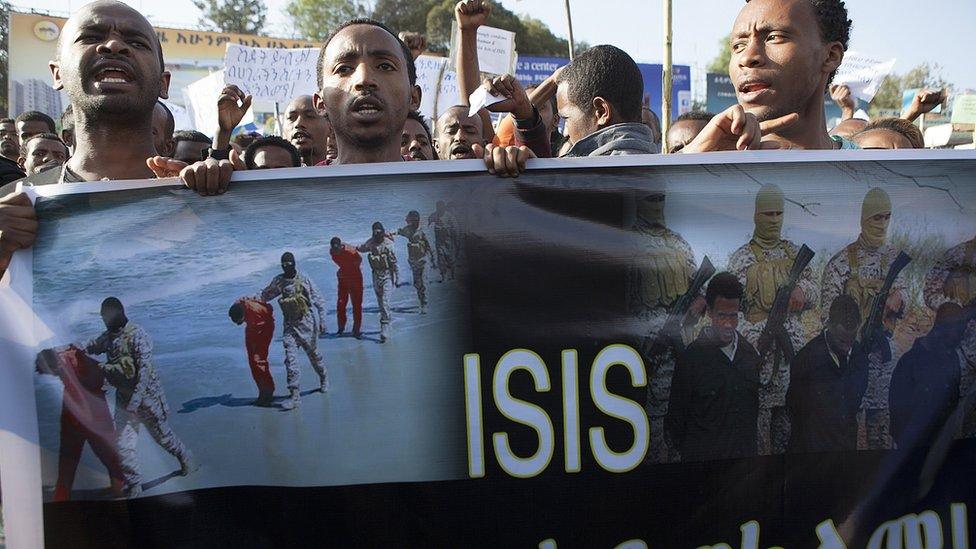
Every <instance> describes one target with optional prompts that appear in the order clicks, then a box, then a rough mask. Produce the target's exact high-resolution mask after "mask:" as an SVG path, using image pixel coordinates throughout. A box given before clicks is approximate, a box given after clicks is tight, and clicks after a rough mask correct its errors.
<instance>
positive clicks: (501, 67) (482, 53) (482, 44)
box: [478, 26, 515, 74]
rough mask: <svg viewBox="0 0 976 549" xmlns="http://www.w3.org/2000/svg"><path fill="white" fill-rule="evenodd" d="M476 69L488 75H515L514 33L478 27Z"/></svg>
mask: <svg viewBox="0 0 976 549" xmlns="http://www.w3.org/2000/svg"><path fill="white" fill-rule="evenodd" d="M478 68H479V69H480V70H481V72H487V73H489V74H515V33H514V32H511V31H507V30H504V29H496V28H494V27H485V26H482V27H479V28H478Z"/></svg>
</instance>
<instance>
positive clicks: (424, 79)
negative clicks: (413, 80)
mask: <svg viewBox="0 0 976 549" xmlns="http://www.w3.org/2000/svg"><path fill="white" fill-rule="evenodd" d="M414 65H415V66H416V67H417V85H418V86H420V92H421V96H420V114H422V115H424V116H426V117H427V118H429V119H430V120H431V121H433V120H434V119H435V118H436V117H437V114H438V112H437V95H438V93H439V91H440V85H441V76H443V74H444V70H445V68H446V67H447V58H446V57H434V56H432V55H419V56H417V58H416V59H414Z"/></svg>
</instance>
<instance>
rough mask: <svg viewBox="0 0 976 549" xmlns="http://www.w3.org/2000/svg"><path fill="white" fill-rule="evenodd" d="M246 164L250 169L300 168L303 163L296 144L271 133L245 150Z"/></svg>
mask: <svg viewBox="0 0 976 549" xmlns="http://www.w3.org/2000/svg"><path fill="white" fill-rule="evenodd" d="M244 165H245V166H247V169H249V170H265V169H270V168H298V167H301V165H302V157H301V156H300V155H299V154H298V149H296V148H295V146H294V145H292V144H291V143H289V142H288V141H285V140H284V139H282V138H280V137H278V136H277V135H269V136H267V137H262V138H261V139H258V140H257V141H255V142H254V143H251V144H250V145H249V146H248V147H247V150H245V151H244Z"/></svg>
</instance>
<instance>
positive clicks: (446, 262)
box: [427, 210, 458, 280]
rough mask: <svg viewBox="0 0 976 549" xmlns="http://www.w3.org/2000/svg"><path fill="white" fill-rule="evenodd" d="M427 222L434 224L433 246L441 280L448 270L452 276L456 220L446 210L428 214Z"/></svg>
mask: <svg viewBox="0 0 976 549" xmlns="http://www.w3.org/2000/svg"><path fill="white" fill-rule="evenodd" d="M427 224H428V225H430V224H433V225H434V247H435V248H436V249H437V268H438V270H439V271H440V272H441V280H443V279H444V278H445V277H446V276H447V273H448V272H450V273H451V276H452V277H453V276H454V259H455V250H454V248H455V244H456V243H457V239H458V235H457V220H456V219H455V217H454V214H452V213H451V212H450V211H448V210H444V211H443V212H441V213H438V212H434V213H432V214H430V217H429V218H428V221H427Z"/></svg>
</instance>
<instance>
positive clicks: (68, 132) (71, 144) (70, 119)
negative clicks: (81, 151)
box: [61, 103, 75, 153]
mask: <svg viewBox="0 0 976 549" xmlns="http://www.w3.org/2000/svg"><path fill="white" fill-rule="evenodd" d="M61 140H62V141H64V144H65V145H67V146H68V151H69V152H72V153H73V152H74V151H75V113H74V108H72V106H71V103H68V106H67V107H66V108H65V109H64V111H63V112H62V113H61Z"/></svg>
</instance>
